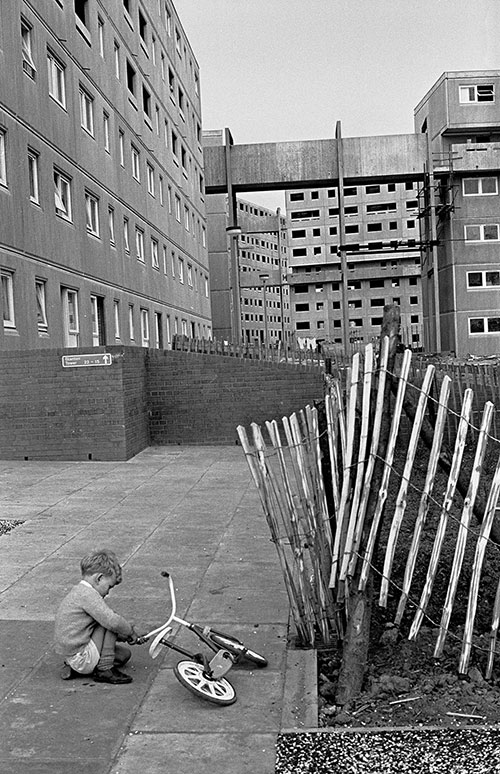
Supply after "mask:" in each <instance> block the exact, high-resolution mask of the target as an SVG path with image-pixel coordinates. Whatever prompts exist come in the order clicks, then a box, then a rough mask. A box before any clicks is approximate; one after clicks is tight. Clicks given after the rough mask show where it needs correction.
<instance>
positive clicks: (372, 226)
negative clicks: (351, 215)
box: [366, 223, 382, 232]
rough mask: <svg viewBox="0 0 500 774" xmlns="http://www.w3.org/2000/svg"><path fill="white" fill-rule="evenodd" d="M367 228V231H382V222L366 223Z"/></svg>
mask: <svg viewBox="0 0 500 774" xmlns="http://www.w3.org/2000/svg"><path fill="white" fill-rule="evenodd" d="M366 230H367V231H369V232H370V231H382V223H367V224H366Z"/></svg>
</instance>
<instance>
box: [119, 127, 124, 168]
mask: <svg viewBox="0 0 500 774" xmlns="http://www.w3.org/2000/svg"><path fill="white" fill-rule="evenodd" d="M118 152H119V154H120V166H122V167H124V166H125V134H124V133H123V131H122V130H121V129H119V130H118Z"/></svg>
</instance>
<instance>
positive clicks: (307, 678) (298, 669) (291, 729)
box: [281, 647, 318, 734]
mask: <svg viewBox="0 0 500 774" xmlns="http://www.w3.org/2000/svg"><path fill="white" fill-rule="evenodd" d="M317 728H318V669H317V652H316V650H314V649H311V650H299V649H297V648H292V647H288V648H287V652H286V657H285V674H284V685H283V706H282V711H281V733H282V734H285V733H300V732H302V731H312V730H315V729H317Z"/></svg>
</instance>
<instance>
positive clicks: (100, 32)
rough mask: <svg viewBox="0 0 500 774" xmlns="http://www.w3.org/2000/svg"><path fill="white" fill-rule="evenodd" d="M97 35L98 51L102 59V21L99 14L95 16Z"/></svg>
mask: <svg viewBox="0 0 500 774" xmlns="http://www.w3.org/2000/svg"><path fill="white" fill-rule="evenodd" d="M97 35H98V38H99V53H100V55H101V57H102V58H103V59H104V22H103V20H102V19H101V17H100V16H98V17H97Z"/></svg>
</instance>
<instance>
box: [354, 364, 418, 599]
mask: <svg viewBox="0 0 500 774" xmlns="http://www.w3.org/2000/svg"><path fill="white" fill-rule="evenodd" d="M410 363H411V350H410V349H406V350H405V353H404V355H403V363H402V365H401V374H400V376H399V384H398V392H397V395H396V401H395V403H394V413H393V416H392V423H391V429H390V432H389V440H388V442H387V451H386V456H385V460H384V470H383V473H382V481H381V483H380V490H379V493H378V500H377V504H376V507H375V512H374V514H373V520H372V523H371V526H370V534H369V535H368V540H367V544H366V549H365V553H364V556H363V566H362V568H361V574H360V578H359V584H358V588H359V590H360V591H363V590H364V588H365V587H366V583H367V581H368V575H369V572H370V566H371V561H372V556H373V551H374V548H375V543H376V540H377V535H378V530H379V525H380V520H381V518H382V514H383V511H384V506H385V501H386V499H387V492H388V486H389V478H390V475H391V470H392V462H393V460H394V452H395V449H396V440H397V436H398V430H399V423H400V420H401V411H402V408H403V399H404V395H405V391H406V385H407V383H408V382H407V380H408V371H409V369H410Z"/></svg>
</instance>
